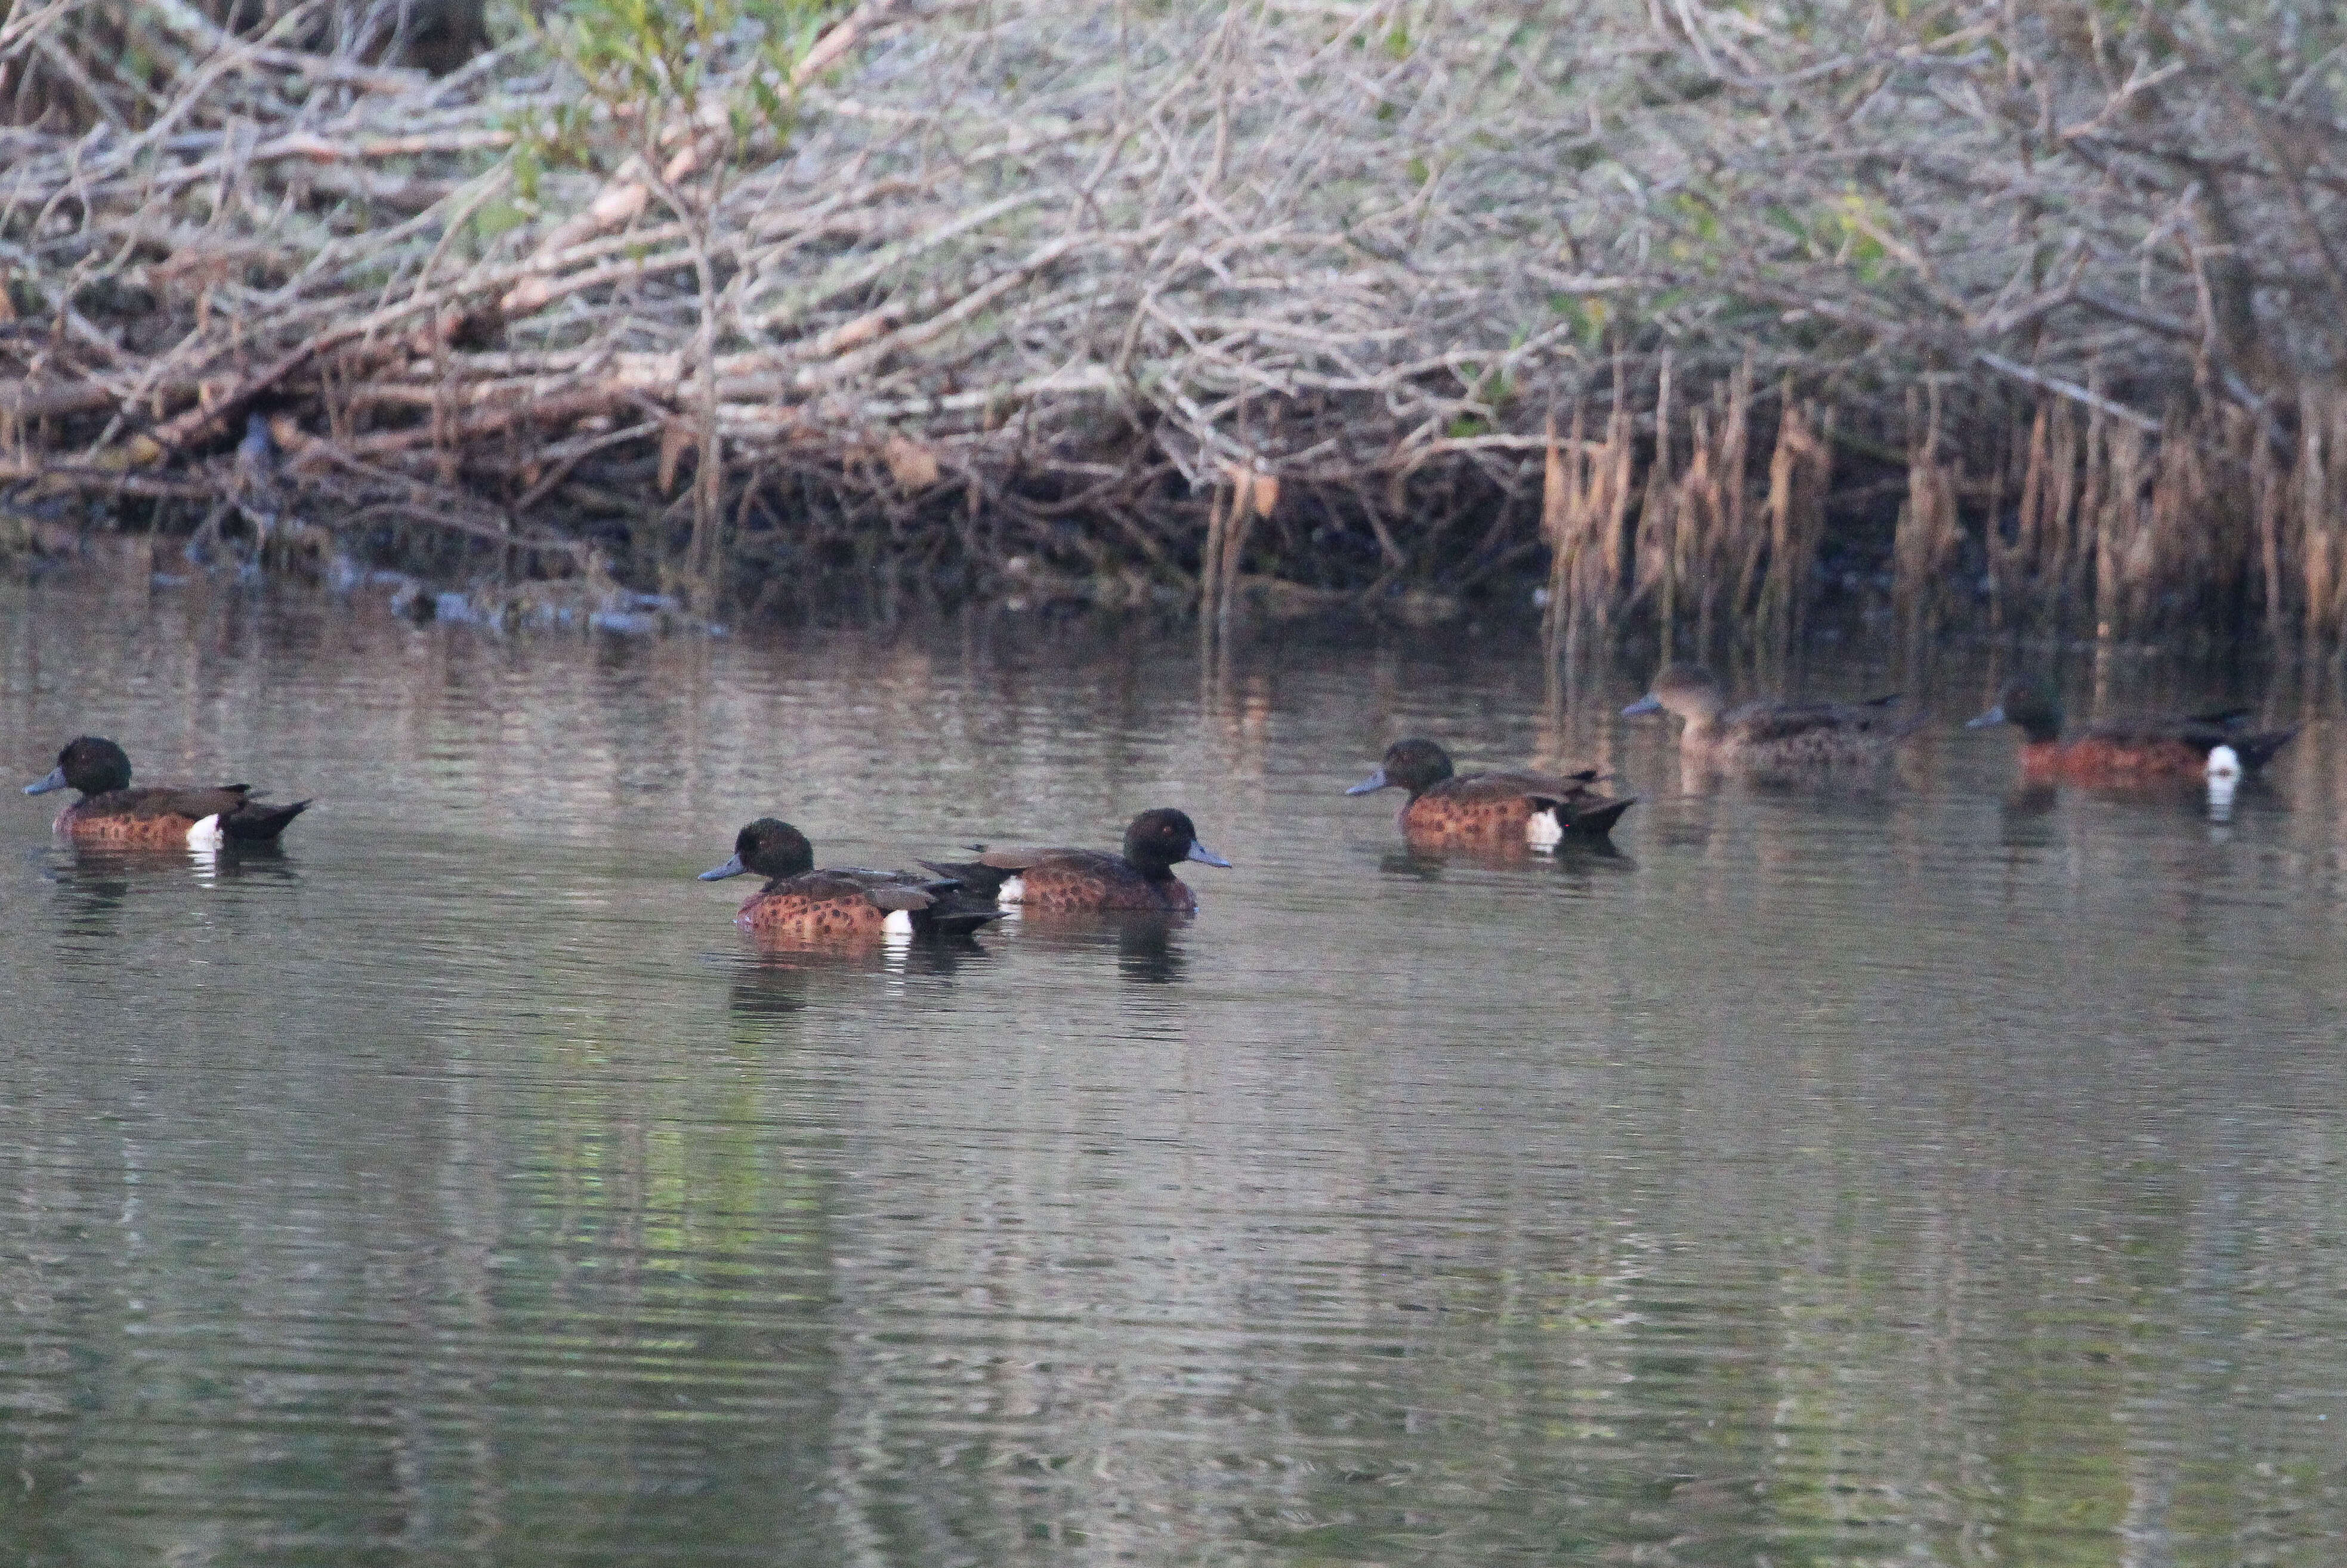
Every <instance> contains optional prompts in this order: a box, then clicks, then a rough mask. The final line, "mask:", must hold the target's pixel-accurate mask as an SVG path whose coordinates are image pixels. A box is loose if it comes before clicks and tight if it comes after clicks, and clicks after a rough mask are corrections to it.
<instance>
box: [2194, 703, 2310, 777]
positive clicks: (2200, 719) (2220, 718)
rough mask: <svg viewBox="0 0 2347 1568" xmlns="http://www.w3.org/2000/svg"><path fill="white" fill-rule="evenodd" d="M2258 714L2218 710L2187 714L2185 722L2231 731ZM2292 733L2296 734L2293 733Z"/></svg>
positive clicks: (2243, 709)
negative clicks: (2214, 726) (2251, 715)
mask: <svg viewBox="0 0 2347 1568" xmlns="http://www.w3.org/2000/svg"><path fill="white" fill-rule="evenodd" d="M2254 712H2257V710H2256V709H2255V708H2216V709H2212V710H2210V711H2209V712H2206V713H2189V714H2187V715H2186V716H2185V720H2184V722H2185V723H2188V724H2214V725H2216V726H2217V727H2218V728H2219V729H2220V730H2229V729H2232V728H2234V727H2235V726H2237V725H2239V723H2242V722H2243V721H2244V720H2246V719H2248V718H2249V716H2250V714H2252V713H2254ZM2292 733H2296V732H2295V731H2293V732H2292ZM2235 749H2236V750H2238V749H2239V748H2238V747H2237V748H2235ZM2242 761H2243V762H2245V763H2246V762H2247V761H2248V759H2247V758H2246V757H2245V758H2243V759H2242Z"/></svg>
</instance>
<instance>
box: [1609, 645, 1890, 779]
mask: <svg viewBox="0 0 2347 1568" xmlns="http://www.w3.org/2000/svg"><path fill="white" fill-rule="evenodd" d="M1664 712H1666V713H1671V714H1674V715H1676V716H1677V717H1678V718H1680V719H1683V720H1685V721H1686V728H1685V729H1684V730H1682V731H1681V732H1680V734H1679V747H1680V750H1681V752H1682V753H1684V754H1685V755H1686V756H1687V757H1688V758H1689V759H1690V760H1700V761H1701V762H1703V763H1704V764H1706V765H1707V766H1710V767H1715V768H1721V769H1731V768H1732V769H1737V770H1739V771H1742V772H1747V773H1757V774H1781V775H1785V776H1788V777H1797V776H1799V775H1802V774H1823V773H1832V772H1836V771H1840V770H1848V769H1853V768H1874V767H1880V766H1881V765H1882V764H1885V763H1887V762H1889V761H1890V760H1891V754H1892V753H1893V752H1895V751H1896V750H1897V748H1898V745H1899V743H1900V742H1901V741H1903V740H1905V739H1906V738H1907V737H1908V736H1910V735H1911V734H1913V733H1915V732H1916V731H1917V730H1919V729H1921V728H1922V727H1923V714H1922V712H1919V711H1917V710H1914V709H1911V708H1909V707H1907V706H1905V705H1904V704H1903V703H1902V702H1901V700H1900V695H1899V693H1898V692H1892V693H1891V694H1890V695H1889V696H1884V697H1876V698H1874V699H1872V700H1870V701H1869V702H1773V701H1770V700H1768V699H1765V698H1764V699H1762V700H1760V701H1758V702H1745V703H1741V704H1739V705H1737V706H1736V707H1732V708H1731V707H1729V706H1728V704H1727V693H1726V692H1723V691H1721V690H1720V686H1719V682H1718V681H1717V679H1716V678H1715V677H1714V676H1713V675H1712V673H1711V671H1708V670H1706V669H1704V668H1703V667H1702V666H1701V665H1699V664H1675V665H1673V666H1671V667H1670V668H1669V669H1667V670H1665V671H1663V672H1662V673H1661V674H1660V675H1657V676H1655V684H1654V688H1653V690H1651V691H1649V692H1647V693H1646V694H1645V696H1644V697H1641V698H1640V699H1638V701H1636V702H1633V703H1631V704H1630V705H1629V706H1628V707H1626V708H1624V709H1623V710H1622V716H1623V717H1624V718H1625V719H1629V718H1635V717H1637V716H1638V715H1639V714H1641V713H1664Z"/></svg>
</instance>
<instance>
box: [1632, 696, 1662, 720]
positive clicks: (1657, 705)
mask: <svg viewBox="0 0 2347 1568" xmlns="http://www.w3.org/2000/svg"><path fill="white" fill-rule="evenodd" d="M1662 711H1663V704H1662V700H1661V699H1660V698H1658V697H1656V696H1655V694H1654V693H1653V692H1647V693H1646V694H1645V696H1643V697H1641V698H1639V699H1638V700H1637V701H1636V702H1633V703H1631V704H1630V705H1629V706H1628V707H1626V708H1624V709H1623V710H1622V716H1623V717H1624V718H1625V719H1635V718H1636V717H1637V716H1638V715H1639V714H1641V713H1659V712H1662Z"/></svg>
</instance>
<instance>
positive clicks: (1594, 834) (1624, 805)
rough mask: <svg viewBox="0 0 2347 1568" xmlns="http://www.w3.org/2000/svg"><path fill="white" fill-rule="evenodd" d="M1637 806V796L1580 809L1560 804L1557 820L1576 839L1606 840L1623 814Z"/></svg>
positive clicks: (1557, 810)
mask: <svg viewBox="0 0 2347 1568" xmlns="http://www.w3.org/2000/svg"><path fill="white" fill-rule="evenodd" d="M1635 804H1638V797H1637V796H1636V795H1630V796H1628V797H1626V798H1624V799H1622V800H1609V801H1606V802H1604V804H1600V805H1584V806H1581V807H1578V808H1576V807H1574V806H1573V805H1571V804H1565V803H1563V802H1559V803H1558V804H1557V808H1556V814H1557V820H1558V821H1559V822H1561V823H1563V825H1564V831H1565V832H1566V833H1568V834H1570V835H1573V837H1575V838H1604V837H1606V836H1607V835H1610V834H1612V833H1613V831H1614V824H1615V823H1617V822H1619V821H1621V820H1622V814H1623V813H1624V812H1625V811H1627V810H1629V809H1630V808H1631V807H1632V806H1634V805H1635Z"/></svg>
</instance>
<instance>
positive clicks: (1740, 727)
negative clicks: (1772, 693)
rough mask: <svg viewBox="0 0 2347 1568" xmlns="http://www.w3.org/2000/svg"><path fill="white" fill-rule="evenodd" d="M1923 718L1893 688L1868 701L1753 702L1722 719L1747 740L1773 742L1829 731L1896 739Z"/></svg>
mask: <svg viewBox="0 0 2347 1568" xmlns="http://www.w3.org/2000/svg"><path fill="white" fill-rule="evenodd" d="M1923 718H1924V715H1923V713H1922V711H1921V710H1920V709H1911V708H1908V707H1905V706H1903V705H1902V704H1901V702H1900V700H1899V695H1898V693H1896V692H1893V693H1891V695H1890V696H1887V697H1877V698H1875V699H1874V700H1872V701H1871V702H1751V703H1747V704H1746V705H1745V706H1744V707H1742V708H1739V709H1737V710H1736V711H1735V712H1732V713H1730V714H1728V715H1727V718H1726V719H1725V720H1723V721H1722V722H1723V723H1727V724H1729V725H1732V726H1733V727H1734V729H1735V730H1736V731H1737V733H1739V734H1741V735H1742V736H1743V737H1744V738H1745V739H1746V740H1747V741H1750V742H1753V743H1760V744H1771V743H1784V742H1788V741H1796V740H1799V739H1802V738H1803V737H1806V736H1809V735H1816V734H1822V733H1840V734H1845V735H1875V736H1881V737H1882V738H1884V739H1895V738H1897V737H1899V736H1901V735H1907V734H1912V733H1914V732H1915V731H1917V730H1919V729H1921V728H1922V725H1923Z"/></svg>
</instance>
